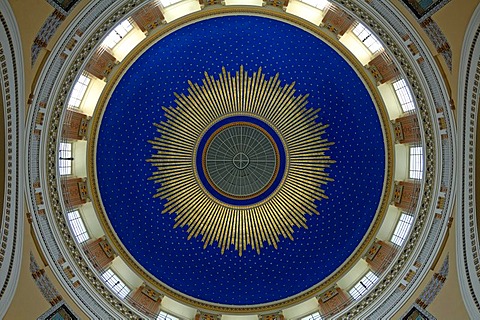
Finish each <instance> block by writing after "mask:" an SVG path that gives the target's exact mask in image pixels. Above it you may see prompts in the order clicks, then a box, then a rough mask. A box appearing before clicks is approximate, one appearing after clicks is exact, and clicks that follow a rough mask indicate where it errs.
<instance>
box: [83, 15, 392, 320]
mask: <svg viewBox="0 0 480 320" xmlns="http://www.w3.org/2000/svg"><path fill="white" fill-rule="evenodd" d="M228 15H255V16H262V17H267V18H271V19H276V20H280V21H283V22H287V23H290V24H292V25H295V26H297V27H299V28H301V29H303V30H305V31H307V32H310V33H312V34H314V35H316V36H317V37H319V38H320V39H321V40H322V41H324V42H326V43H327V44H329V45H330V46H331V47H332V48H334V49H335V50H336V51H337V52H339V53H340V54H341V55H342V56H343V57H344V58H345V60H346V61H348V62H349V63H350V65H351V66H352V67H353V68H354V69H355V71H356V72H357V73H358V75H359V77H360V78H361V79H363V81H364V83H365V85H366V86H367V88H368V90H369V92H370V94H371V96H372V100H373V101H374V103H375V106H376V107H377V112H378V114H379V118H380V119H381V123H382V129H383V134H384V142H385V150H386V167H385V173H386V174H385V181H384V189H383V192H382V198H381V201H380V204H379V207H378V210H377V214H376V216H375V218H374V220H373V222H372V224H371V226H370V229H369V231H368V232H367V234H366V235H365V237H364V239H363V241H362V242H361V244H360V245H359V246H358V247H357V249H356V250H355V252H354V253H352V255H351V256H350V257H349V258H348V259H347V260H346V261H345V262H344V263H343V265H342V266H340V267H339V268H338V269H337V270H336V271H335V272H333V273H332V274H331V275H330V276H328V277H327V278H326V279H325V280H324V281H322V282H321V283H319V284H317V285H315V286H313V287H312V288H310V289H308V290H305V291H303V292H301V293H300V294H298V295H295V296H292V297H290V298H287V299H284V300H280V301H275V302H271V303H266V304H261V305H249V306H231V305H221V304H214V303H209V302H206V301H203V300H199V299H195V298H192V297H190V296H187V295H185V294H182V293H180V292H178V291H176V290H174V289H172V288H170V287H168V286H166V285H164V284H163V283H161V282H160V281H158V279H157V278H155V277H154V276H152V275H151V274H150V273H149V272H148V271H147V270H145V269H144V268H143V267H142V266H141V265H140V264H139V263H138V262H137V261H136V260H135V259H134V258H133V257H132V256H131V255H130V254H129V252H128V251H127V250H126V248H125V247H124V246H123V244H122V243H121V242H120V240H119V239H118V237H117V236H116V233H115V231H114V230H113V228H112V226H111V224H110V222H109V220H108V218H107V216H106V214H105V210H104V207H103V204H102V202H101V198H100V193H99V190H98V186H97V177H96V168H95V152H96V145H97V142H96V139H97V133H98V130H99V127H100V122H101V116H102V114H103V112H104V109H105V106H106V105H107V102H108V99H109V97H110V95H111V92H112V90H113V89H114V88H115V85H116V84H117V82H118V81H119V80H120V78H121V76H122V75H123V74H124V72H125V71H126V70H127V69H128V68H129V66H130V65H131V64H132V63H133V62H134V61H135V59H136V58H137V57H138V55H139V54H141V53H142V52H144V51H145V50H146V49H148V48H149V47H150V46H151V45H153V44H154V43H155V42H157V41H159V40H160V39H162V38H163V37H165V36H167V35H168V34H170V33H172V32H173V31H175V30H177V29H179V28H181V27H183V26H185V25H188V24H191V23H194V22H196V21H200V20H204V19H208V18H214V17H221V16H228ZM374 81H375V80H374V79H373V78H372V77H371V75H370V74H368V73H367V71H366V70H365V68H364V66H363V65H362V64H361V63H360V62H359V61H358V60H357V58H356V57H355V56H354V55H353V54H352V53H351V52H350V51H349V50H348V49H347V48H346V47H344V46H343V44H341V43H340V42H339V41H338V39H336V38H335V37H334V36H333V35H332V34H330V33H329V32H328V30H326V29H321V28H319V27H318V26H316V25H314V24H311V23H309V22H307V21H305V20H303V19H301V18H299V17H296V16H293V15H290V14H287V13H285V12H281V11H273V10H266V9H263V8H255V7H222V8H215V9H210V8H209V9H208V10H201V11H198V12H195V13H192V14H189V15H187V16H184V17H181V18H179V19H177V20H174V21H172V22H170V23H168V24H167V25H165V26H163V27H162V28H160V29H159V30H158V32H157V33H155V34H152V35H151V36H149V37H147V38H146V39H145V40H144V41H142V42H141V43H140V44H139V45H137V47H136V48H135V49H134V50H132V51H131V52H130V53H129V55H128V56H127V57H125V59H124V60H123V61H122V63H121V64H120V65H119V66H118V68H117V70H116V71H114V73H113V74H112V75H111V78H110V79H109V81H108V82H107V85H106V86H105V88H104V90H103V92H102V94H101V96H100V98H99V101H98V104H97V107H96V109H95V112H94V115H93V117H92V127H91V135H90V138H89V143H88V150H87V173H88V181H89V183H90V190H91V193H92V194H91V196H92V199H91V200H92V203H93V206H94V208H95V210H96V213H97V217H98V219H99V221H100V224H101V226H102V228H103V230H104V231H105V234H106V236H107V237H108V238H109V241H110V243H111V244H112V245H113V247H114V248H115V250H116V252H117V253H118V254H119V256H120V257H121V258H122V259H123V261H124V262H125V263H126V264H127V265H128V266H129V267H130V268H131V269H132V270H133V271H135V273H137V275H138V276H139V277H140V278H142V279H144V280H145V281H146V282H147V283H149V284H150V285H151V286H152V287H154V288H156V289H157V290H159V291H160V292H161V293H163V294H165V295H167V296H169V297H171V298H173V299H175V300H177V301H180V302H182V303H185V304H186V305H189V306H193V307H194V308H198V309H203V310H209V311H212V312H218V313H229V314H252V313H261V312H271V311H277V310H281V309H284V308H287V307H290V306H293V305H295V304H298V303H301V302H303V301H305V300H307V299H310V298H312V297H315V296H316V295H318V294H319V293H320V292H321V291H322V290H325V289H328V288H329V287H330V286H332V285H333V284H334V283H335V282H337V281H338V280H339V279H340V278H341V277H342V276H343V275H345V274H346V273H347V272H348V271H349V270H350V269H351V268H352V267H353V266H354V265H355V264H356V263H357V261H358V260H360V258H361V257H362V256H363V255H364V254H365V253H366V252H367V250H368V249H369V247H370V245H371V244H372V243H373V240H374V238H375V236H376V234H377V232H378V230H379V228H380V226H381V224H382V222H383V220H384V217H385V215H386V211H387V209H388V206H389V204H390V198H391V193H392V187H393V165H394V150H393V139H392V137H393V134H392V130H391V127H390V124H389V117H388V114H387V111H386V107H385V104H384V102H383V99H382V97H381V95H380V92H379V91H378V88H377V86H376V84H375V82H374Z"/></svg>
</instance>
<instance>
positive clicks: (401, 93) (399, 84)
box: [393, 79, 415, 112]
mask: <svg viewBox="0 0 480 320" xmlns="http://www.w3.org/2000/svg"><path fill="white" fill-rule="evenodd" d="M393 88H394V89H395V93H396V94H397V97H398V100H399V101H400V106H401V107H402V110H403V112H407V111H410V110H414V109H415V105H414V104H413V97H412V94H411V93H410V89H409V88H408V87H407V83H406V82H405V80H404V79H400V80H398V81H396V82H394V83H393Z"/></svg>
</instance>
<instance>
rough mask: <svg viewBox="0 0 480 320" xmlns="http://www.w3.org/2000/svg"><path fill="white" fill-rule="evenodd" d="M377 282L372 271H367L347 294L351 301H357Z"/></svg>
mask: <svg viewBox="0 0 480 320" xmlns="http://www.w3.org/2000/svg"><path fill="white" fill-rule="evenodd" d="M377 280H378V277H377V276H376V275H375V274H374V273H373V272H372V271H369V272H368V273H367V274H366V275H365V276H364V277H363V278H362V279H361V280H360V281H359V282H358V283H357V284H356V285H355V286H353V288H352V289H350V291H348V293H350V295H351V296H352V298H353V299H355V300H357V299H358V298H360V297H361V296H362V295H364V294H365V293H366V292H367V291H368V289H370V288H371V287H372V286H373V285H374V284H375V282H377Z"/></svg>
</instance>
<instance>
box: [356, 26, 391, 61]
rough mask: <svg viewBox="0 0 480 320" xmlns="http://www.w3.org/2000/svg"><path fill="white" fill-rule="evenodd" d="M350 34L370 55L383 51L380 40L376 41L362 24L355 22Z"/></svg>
mask: <svg viewBox="0 0 480 320" xmlns="http://www.w3.org/2000/svg"><path fill="white" fill-rule="evenodd" d="M360 29H361V30H360ZM352 33H353V34H354V35H355V36H356V37H357V39H358V40H360V42H361V43H363V45H364V46H365V47H366V48H367V49H368V51H370V53H371V54H375V53H377V52H379V51H381V50H384V48H383V45H382V43H381V42H380V40H378V38H377V37H376V36H375V35H374V34H373V32H371V31H370V30H369V29H368V28H367V27H366V26H365V25H364V24H363V23H360V22H357V25H356V26H354V27H353V28H352Z"/></svg>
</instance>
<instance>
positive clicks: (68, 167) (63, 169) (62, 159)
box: [58, 142, 72, 176]
mask: <svg viewBox="0 0 480 320" xmlns="http://www.w3.org/2000/svg"><path fill="white" fill-rule="evenodd" d="M58 170H59V172H60V175H62V176H63V175H67V174H72V144H71V143H67V142H60V147H59V149H58Z"/></svg>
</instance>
